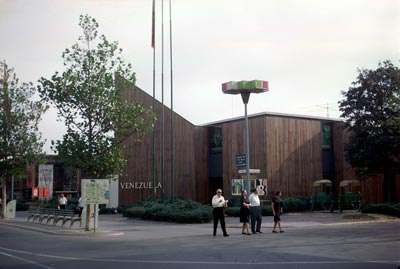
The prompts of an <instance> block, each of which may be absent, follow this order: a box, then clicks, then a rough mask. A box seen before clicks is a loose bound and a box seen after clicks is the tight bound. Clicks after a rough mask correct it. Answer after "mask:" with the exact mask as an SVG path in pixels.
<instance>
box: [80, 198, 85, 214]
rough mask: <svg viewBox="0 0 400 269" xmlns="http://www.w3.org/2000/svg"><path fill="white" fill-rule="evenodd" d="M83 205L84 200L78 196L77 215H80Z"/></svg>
mask: <svg viewBox="0 0 400 269" xmlns="http://www.w3.org/2000/svg"><path fill="white" fill-rule="evenodd" d="M84 207H85V202H84V201H83V199H82V197H79V200H78V208H79V210H78V214H79V217H81V215H82V211H83V208H84Z"/></svg>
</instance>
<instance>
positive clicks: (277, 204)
mask: <svg viewBox="0 0 400 269" xmlns="http://www.w3.org/2000/svg"><path fill="white" fill-rule="evenodd" d="M281 196H282V192H281V191H277V192H275V197H274V198H272V213H273V214H274V228H273V229H272V232H273V233H278V232H277V231H275V229H276V226H277V225H278V227H279V232H280V233H283V232H284V231H282V229H281V217H280V216H281V214H282V212H283V203H282V200H281Z"/></svg>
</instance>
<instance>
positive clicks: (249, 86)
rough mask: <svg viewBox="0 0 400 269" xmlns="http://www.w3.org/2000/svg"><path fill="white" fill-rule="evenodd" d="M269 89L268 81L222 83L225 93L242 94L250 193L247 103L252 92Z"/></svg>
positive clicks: (247, 180) (247, 182)
mask: <svg viewBox="0 0 400 269" xmlns="http://www.w3.org/2000/svg"><path fill="white" fill-rule="evenodd" d="M267 91H268V81H262V80H252V81H245V80H242V81H229V82H226V83H223V84H222V92H223V93H225V94H240V95H241V96H242V100H243V103H244V116H245V118H244V119H245V121H244V139H245V151H246V184H245V185H246V191H247V193H250V159H249V157H250V156H249V155H250V153H249V119H248V116H247V104H248V103H249V98H250V94H251V93H262V92H267Z"/></svg>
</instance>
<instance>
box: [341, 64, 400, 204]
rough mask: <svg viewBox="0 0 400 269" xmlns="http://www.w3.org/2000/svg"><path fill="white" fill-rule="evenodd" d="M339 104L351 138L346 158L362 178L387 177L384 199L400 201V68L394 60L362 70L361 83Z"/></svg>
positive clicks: (344, 94) (360, 74) (351, 89)
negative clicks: (398, 182)
mask: <svg viewBox="0 0 400 269" xmlns="http://www.w3.org/2000/svg"><path fill="white" fill-rule="evenodd" d="M343 96H344V99H343V100H342V101H341V102H339V104H340V111H341V112H342V117H343V118H345V119H346V127H347V128H348V130H349V133H350V137H349V140H348V142H347V145H346V147H345V151H346V158H347V160H348V161H349V163H350V164H351V165H352V167H354V168H355V169H356V173H357V175H358V176H359V177H360V178H361V179H362V178H365V177H367V176H369V175H373V174H379V173H381V174H383V175H384V183H383V184H384V186H383V190H384V200H385V201H387V202H394V201H397V200H398V199H399V197H397V195H398V194H397V193H396V189H395V186H394V184H395V177H396V174H399V173H400V69H399V68H398V67H397V66H395V65H393V64H392V63H391V62H390V61H385V62H383V63H380V64H379V66H378V68H377V69H376V70H368V69H361V70H359V74H358V77H357V81H355V82H353V83H352V86H351V87H350V88H349V89H348V90H347V91H346V92H343Z"/></svg>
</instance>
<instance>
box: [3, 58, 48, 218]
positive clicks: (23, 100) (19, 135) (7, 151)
mask: <svg viewBox="0 0 400 269" xmlns="http://www.w3.org/2000/svg"><path fill="white" fill-rule="evenodd" d="M0 71H1V75H0V87H1V91H0V102H1V105H0V175H1V180H2V216H3V218H5V217H6V204H7V196H6V189H7V182H10V181H11V177H12V176H14V177H19V176H26V175H27V168H28V166H29V165H31V164H32V163H37V162H38V161H39V160H40V159H42V158H43V156H44V155H43V154H42V148H43V142H42V141H41V134H40V133H39V131H38V123H39V120H40V117H41V115H42V114H43V112H44V111H45V110H46V109H47V106H46V105H45V104H44V103H43V102H40V101H34V94H35V92H36V91H35V90H36V89H35V87H34V86H33V84H32V83H22V84H20V83H19V80H18V78H17V76H16V74H15V73H14V70H13V69H12V68H9V67H8V66H7V64H6V63H5V61H4V62H1V63H0Z"/></svg>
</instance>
